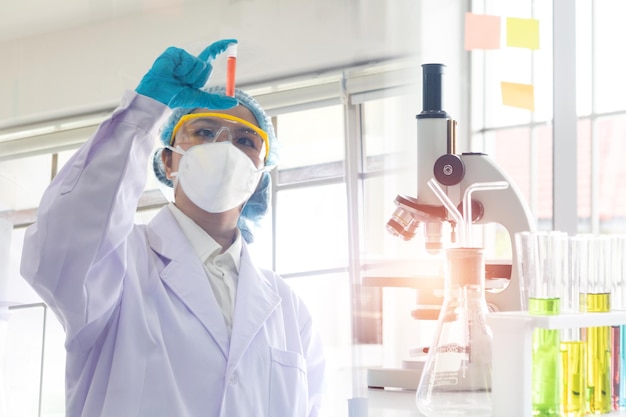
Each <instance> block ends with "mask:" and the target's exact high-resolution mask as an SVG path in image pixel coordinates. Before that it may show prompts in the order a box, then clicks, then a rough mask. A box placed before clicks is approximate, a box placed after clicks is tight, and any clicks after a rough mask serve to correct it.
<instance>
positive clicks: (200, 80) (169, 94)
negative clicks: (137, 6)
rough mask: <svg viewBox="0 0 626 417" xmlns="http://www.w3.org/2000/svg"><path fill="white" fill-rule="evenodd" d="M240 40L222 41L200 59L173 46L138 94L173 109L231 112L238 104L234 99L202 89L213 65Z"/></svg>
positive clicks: (156, 65) (205, 51) (145, 79)
mask: <svg viewBox="0 0 626 417" xmlns="http://www.w3.org/2000/svg"><path fill="white" fill-rule="evenodd" d="M231 43H237V40H236V39H222V40H220V41H217V42H215V43H213V44H211V45H209V46H208V47H207V48H206V49H205V50H204V51H202V52H201V53H200V55H198V56H197V57H195V56H193V55H191V54H189V53H188V52H186V51H185V50H183V49H180V48H175V47H172V46H171V47H169V48H167V49H166V50H165V52H163V54H162V55H161V56H159V57H158V58H157V59H156V61H154V64H153V65H152V68H150V71H148V73H147V74H146V75H145V76H144V77H143V78H142V80H141V82H140V83H139V85H138V86H137V88H136V89H135V91H136V92H137V93H139V94H142V95H144V96H147V97H150V98H153V99H155V100H157V101H159V102H161V103H163V104H165V105H167V106H169V107H170V108H175V107H205V108H209V109H229V108H232V107H235V106H236V105H237V104H238V102H237V100H236V99H234V98H231V97H224V96H219V95H216V94H209V93H206V92H204V91H202V90H200V88H201V87H203V86H204V85H205V84H206V82H207V80H208V79H209V76H210V75H211V71H212V70H213V66H212V65H211V62H212V61H213V60H214V59H215V57H216V56H217V55H218V54H221V53H222V52H224V51H225V50H226V48H227V47H228V45H229V44H231Z"/></svg>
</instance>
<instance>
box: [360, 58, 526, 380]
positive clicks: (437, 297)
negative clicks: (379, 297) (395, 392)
mask: <svg viewBox="0 0 626 417" xmlns="http://www.w3.org/2000/svg"><path fill="white" fill-rule="evenodd" d="M444 69H445V66H444V65H443V64H424V65H422V70H423V77H422V82H423V92H422V95H423V111H422V112H421V113H420V114H418V115H417V116H416V117H417V184H418V185H417V196H416V197H411V196H406V195H398V196H397V197H396V199H395V204H396V205H397V208H396V209H395V211H394V213H393V215H392V216H391V218H390V219H389V221H388V222H387V230H388V231H389V232H391V233H392V234H393V235H396V236H399V237H401V238H402V239H404V240H411V239H412V238H413V237H414V236H415V235H416V233H417V232H418V231H419V230H423V232H424V234H425V236H424V237H425V249H426V251H428V252H429V253H438V252H439V251H441V250H442V249H444V247H443V246H444V244H443V243H442V242H443V241H450V242H455V239H457V238H458V236H457V235H461V233H460V232H462V230H459V229H461V227H462V226H463V225H460V224H459V221H458V219H459V216H458V214H459V213H464V212H465V211H466V210H464V206H465V204H464V203H469V201H471V206H470V204H467V205H468V206H470V211H467V212H465V213H464V215H463V218H464V219H465V221H464V223H466V224H465V226H469V227H464V228H463V229H465V230H469V229H470V228H471V225H472V224H474V225H478V224H481V225H486V224H489V223H497V224H499V225H501V226H503V227H504V229H506V231H507V232H508V235H509V239H510V244H511V248H512V251H511V252H512V259H511V261H510V263H509V262H498V263H489V262H487V265H485V271H486V277H485V287H486V289H487V291H486V299H487V303H488V306H489V308H490V310H491V311H518V310H520V309H521V301H520V288H519V278H518V272H517V268H515V265H516V250H515V238H514V236H515V233H517V232H521V231H528V230H534V228H535V226H534V224H535V222H534V220H533V218H532V216H531V213H530V209H529V208H528V206H527V204H526V202H525V200H524V198H523V197H522V194H521V192H520V191H519V190H518V188H517V186H516V185H515V183H514V182H513V180H512V179H511V178H510V177H509V176H508V175H507V174H506V173H505V172H503V171H502V169H500V168H499V167H498V166H497V165H496V163H495V162H494V161H493V160H492V159H491V158H490V157H489V156H487V155H486V154H484V153H473V152H472V153H460V154H458V153H457V148H456V121H455V120H453V119H452V118H451V117H450V116H449V115H448V113H446V112H445V111H444V110H443V108H442V87H443V84H442V78H443V74H444ZM433 178H434V180H433ZM433 181H434V182H436V190H439V191H440V193H439V194H440V195H439V196H438V195H437V193H436V192H435V189H433V188H432V184H433ZM429 182H430V184H431V185H430V186H429ZM487 183H492V184H495V183H504V184H505V185H508V186H506V187H505V188H504V187H503V188H501V189H491V190H488V191H486V190H483V191H481V190H480V188H478V189H477V191H475V192H472V193H470V194H469V195H470V196H471V199H468V198H466V197H467V195H468V194H467V193H466V192H467V191H468V189H470V190H471V189H472V188H473V187H474V186H475V185H477V184H487ZM441 194H443V197H445V200H447V202H448V203H450V204H448V205H447V206H446V205H445V204H443V203H442V198H441ZM449 208H452V209H455V210H454V211H456V214H457V216H453V215H452V214H453V213H452V212H451V210H450V209H449ZM470 213H471V221H468V220H469V219H467V217H466V216H467V215H468V214H470ZM446 222H448V223H449V224H450V228H444V227H443V225H444V223H446ZM420 226H421V227H420ZM444 229H445V230H450V231H451V235H452V236H451V238H450V239H449V240H448V239H442V238H443V236H442V233H443V230H444ZM464 243H465V244H466V246H472V242H471V241H469V242H468V241H467V240H466V241H465V242H464ZM475 246H478V245H475ZM380 281H382V280H380V279H379V280H378V282H380ZM405 282H406V281H405ZM410 282H411V284H410V287H411V288H415V289H416V293H417V308H416V309H414V310H413V311H412V312H411V314H412V317H413V318H414V319H417V320H437V318H438V316H439V310H440V307H441V303H442V301H443V297H442V292H443V286H444V280H443V277H435V278H432V277H431V278H427V277H424V278H422V277H419V278H415V279H414V280H410ZM502 282H505V285H501V284H502ZM496 283H497V284H496ZM494 284H495V285H494ZM382 286H385V285H382ZM392 286H396V285H392ZM494 288H498V289H497V290H496V289H494ZM404 362H405V363H404V365H403V367H405V366H407V363H410V362H411V361H404ZM409 366H410V367H412V366H413V365H409ZM405 371H408V369H400V370H392V369H389V370H386V369H370V370H368V386H370V387H399V388H409V389H414V388H415V386H416V384H417V382H418V381H419V377H417V379H416V373H415V372H405ZM420 372H421V371H420Z"/></svg>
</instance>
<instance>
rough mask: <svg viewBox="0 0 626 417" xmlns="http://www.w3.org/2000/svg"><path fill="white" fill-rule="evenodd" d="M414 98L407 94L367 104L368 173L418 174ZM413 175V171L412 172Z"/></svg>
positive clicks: (364, 140) (364, 123) (365, 140)
mask: <svg viewBox="0 0 626 417" xmlns="http://www.w3.org/2000/svg"><path fill="white" fill-rule="evenodd" d="M419 111H420V110H418V109H417V104H416V100H415V97H414V96H409V95H404V96H398V97H390V98H384V99H380V100H372V101H366V102H365V103H363V132H362V134H363V142H364V144H365V146H364V154H365V156H366V161H365V171H366V172H368V171H376V170H380V169H386V170H394V171H397V170H412V171H413V172H416V166H415V164H416V159H417V120H416V118H415V116H416V115H417V114H418V113H419ZM409 172H410V171H409Z"/></svg>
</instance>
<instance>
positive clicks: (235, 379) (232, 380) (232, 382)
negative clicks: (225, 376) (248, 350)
mask: <svg viewBox="0 0 626 417" xmlns="http://www.w3.org/2000/svg"><path fill="white" fill-rule="evenodd" d="M238 382H239V378H237V375H233V376H231V377H230V383H231V385H237V383H238Z"/></svg>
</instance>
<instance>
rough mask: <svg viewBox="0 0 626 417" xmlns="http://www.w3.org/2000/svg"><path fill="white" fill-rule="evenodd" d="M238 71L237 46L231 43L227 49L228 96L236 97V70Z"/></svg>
mask: <svg viewBox="0 0 626 417" xmlns="http://www.w3.org/2000/svg"><path fill="white" fill-rule="evenodd" d="M236 69H237V44H236V43H231V44H230V45H228V48H227V49H226V95H227V96H229V97H234V96H235V70H236Z"/></svg>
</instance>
